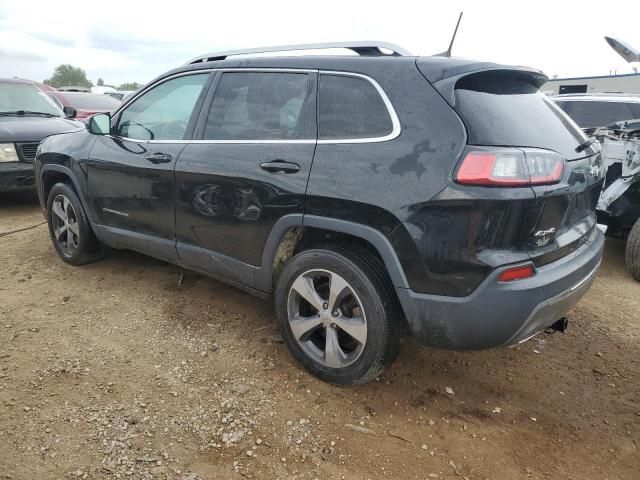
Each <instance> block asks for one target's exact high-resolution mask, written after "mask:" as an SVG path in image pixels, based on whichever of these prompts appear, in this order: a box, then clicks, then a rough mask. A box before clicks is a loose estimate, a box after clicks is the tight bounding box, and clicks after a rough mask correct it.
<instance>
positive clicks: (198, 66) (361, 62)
mask: <svg viewBox="0 0 640 480" xmlns="http://www.w3.org/2000/svg"><path fill="white" fill-rule="evenodd" d="M416 62H420V70H421V71H422V72H423V73H424V74H425V76H426V77H427V79H428V80H429V81H430V82H432V83H435V82H437V81H439V80H443V79H445V78H449V77H453V76H458V75H461V74H464V73H471V72H474V71H481V70H496V69H498V70H499V69H505V70H522V71H528V72H531V73H537V74H541V72H540V71H539V70H534V69H531V68H527V67H516V66H511V65H501V64H497V63H491V62H479V61H477V60H470V59H466V58H457V57H453V58H451V57H407V56H391V55H385V56H375V57H368V56H346V55H341V56H340V55H338V56H321V55H305V56H295V57H292V56H289V57H286V56H284V57H279V56H278V57H251V58H237V57H231V58H228V59H225V60H217V61H212V62H198V63H194V64H188V65H183V66H181V67H178V68H174V69H173V70H170V71H169V72H166V73H164V74H162V75H160V76H159V77H158V78H157V79H155V80H158V79H160V78H164V77H167V76H169V75H174V74H177V73H183V72H190V71H197V70H206V69H213V68H293V69H320V70H323V69H324V70H335V71H340V70H346V71H349V72H355V73H364V74H367V73H369V74H370V73H372V72H375V71H376V70H386V69H388V68H393V67H394V66H398V65H400V64H402V65H405V66H406V65H407V64H409V63H412V64H415V63H416ZM155 80H154V81H155Z"/></svg>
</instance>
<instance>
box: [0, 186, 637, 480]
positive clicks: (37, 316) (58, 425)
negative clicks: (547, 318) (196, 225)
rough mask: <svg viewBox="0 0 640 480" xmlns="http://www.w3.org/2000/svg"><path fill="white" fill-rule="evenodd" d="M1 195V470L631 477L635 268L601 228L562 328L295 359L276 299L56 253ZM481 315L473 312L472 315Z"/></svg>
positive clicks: (123, 261)
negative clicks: (346, 359)
mask: <svg viewBox="0 0 640 480" xmlns="http://www.w3.org/2000/svg"><path fill="white" fill-rule="evenodd" d="M41 221H42V216H41V214H40V211H39V209H38V206H37V203H36V201H35V200H34V199H33V198H32V197H30V196H21V197H18V198H16V197H15V196H0V479H25V480H31V479H49V478H51V479H75V478H87V479H107V478H109V479H111V478H123V479H150V478H158V479H164V478H167V479H179V480H196V479H241V478H253V479H271V478H278V479H285V478H286V479H289V478H298V479H309V480H312V479H316V478H317V479H329V478H336V479H349V480H350V479H377V478H393V479H431V478H436V479H458V478H459V479H524V478H530V479H576V480H584V479H599V480H604V479H608V480H614V479H629V480H637V479H638V478H640V354H639V348H640V284H638V283H636V282H634V281H633V280H632V279H631V277H630V275H629V274H628V273H627V272H626V271H625V269H624V245H623V244H622V243H621V242H618V241H615V240H607V249H606V255H605V260H604V264H603V267H602V269H601V270H600V273H599V277H598V279H597V281H596V283H595V284H594V286H593V288H592V289H591V291H590V292H589V294H588V295H587V297H585V298H584V299H583V300H582V301H581V302H580V303H579V305H578V306H577V307H576V309H575V310H574V311H573V312H572V313H571V314H570V327H569V330H568V332H567V333H566V334H564V335H562V334H555V335H552V336H546V335H544V334H543V335H540V336H538V337H536V338H535V339H533V340H532V341H530V342H528V343H525V344H524V345H522V346H520V347H519V348H515V349H497V350H491V351H484V352H473V353H459V352H447V351H438V350H431V349H425V348H419V347H417V346H415V345H414V344H412V342H411V341H409V342H407V343H406V344H405V345H404V346H403V349H402V352H401V354H400V357H399V359H398V361H396V363H395V364H394V365H393V366H392V367H391V368H390V369H388V370H387V372H386V373H385V374H384V375H383V376H382V377H380V378H379V379H378V381H375V382H372V383H371V384H369V385H366V386H363V387H357V388H338V387H334V386H331V385H327V384H324V383H322V382H320V381H318V380H316V379H314V378H313V377H311V376H310V375H308V374H307V373H306V372H305V371H303V370H302V369H301V368H300V367H299V366H298V365H297V364H296V362H295V361H294V360H293V359H292V357H291V356H290V355H289V353H288V352H287V350H286V348H285V346H284V345H283V344H282V343H281V342H280V341H279V337H278V336H277V334H276V330H275V327H274V319H273V313H272V307H271V305H270V304H269V303H267V302H263V301H261V300H258V299H255V298H253V297H251V296H248V295H247V294H244V293H242V292H240V291H237V290H235V289H233V288H231V287H228V286H225V285H223V284H221V283H218V282H215V281H213V280H210V279H208V278H205V277H202V276H200V275H197V274H194V273H189V272H187V273H186V274H185V277H184V281H183V283H182V285H180V286H179V284H178V283H179V278H180V275H181V273H183V271H182V270H180V269H179V268H177V267H174V266H171V265H168V264H165V263H162V262H159V261H156V260H154V259H151V258H147V257H144V256H142V255H138V254H135V253H131V252H124V251H114V252H110V253H109V255H108V256H107V257H106V259H105V260H103V261H101V262H99V263H95V264H93V265H88V266H85V267H81V268H74V267H71V266H69V265H67V264H65V263H63V262H62V261H61V260H60V259H59V258H58V257H57V255H56V254H55V252H54V250H53V247H52V245H51V242H50V240H49V237H48V233H47V230H46V226H45V225H40V226H38V227H35V228H33V229H30V230H25V231H23V232H19V233H14V234H11V235H6V236H2V232H7V231H9V230H13V229H17V228H20V227H27V226H30V225H35V224H37V223H39V222H41ZM490 314H491V313H490V312H479V315H478V321H482V316H483V315H490Z"/></svg>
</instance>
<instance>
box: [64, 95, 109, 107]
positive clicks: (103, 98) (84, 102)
mask: <svg viewBox="0 0 640 480" xmlns="http://www.w3.org/2000/svg"><path fill="white" fill-rule="evenodd" d="M64 96H65V98H66V99H67V101H68V102H69V104H70V105H71V106H72V107H74V108H77V109H79V110H105V111H109V110H114V109H115V108H117V107H118V106H120V102H119V101H118V100H116V99H115V98H113V97H110V96H109V95H98V94H95V93H65V94H64Z"/></svg>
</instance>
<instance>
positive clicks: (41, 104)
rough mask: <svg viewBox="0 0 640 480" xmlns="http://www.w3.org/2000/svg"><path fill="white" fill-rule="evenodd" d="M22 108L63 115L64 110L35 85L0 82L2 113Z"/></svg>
mask: <svg viewBox="0 0 640 480" xmlns="http://www.w3.org/2000/svg"><path fill="white" fill-rule="evenodd" d="M21 110H24V111H29V112H39V113H47V114H50V115H55V116H56V117H61V116H63V113H62V110H60V108H59V107H58V106H57V105H56V104H55V103H53V102H52V101H51V99H50V98H49V97H48V96H47V94H46V93H44V92H43V91H42V90H40V89H39V88H38V87H36V86H35V85H31V84H28V83H2V82H0V114H1V113H5V112H17V111H21Z"/></svg>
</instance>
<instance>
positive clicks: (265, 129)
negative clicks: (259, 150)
mask: <svg viewBox="0 0 640 480" xmlns="http://www.w3.org/2000/svg"><path fill="white" fill-rule="evenodd" d="M310 87H311V85H310V80H309V75H308V74H307V73H284V72H277V73H276V72H274V73H270V72H227V73H223V74H222V77H221V79H220V83H219V84H218V86H217V88H216V92H215V96H214V98H213V102H212V104H211V109H210V111H209V114H208V116H207V120H206V125H205V130H204V139H206V140H295V139H303V138H307V139H313V140H315V136H316V135H315V131H313V130H311V129H312V128H315V125H314V122H309V121H308V120H309V118H308V115H306V111H307V108H306V104H307V100H308V97H309V93H310V91H311V89H310Z"/></svg>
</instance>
